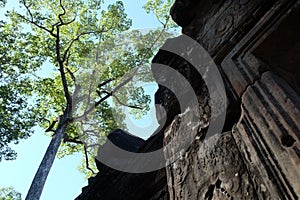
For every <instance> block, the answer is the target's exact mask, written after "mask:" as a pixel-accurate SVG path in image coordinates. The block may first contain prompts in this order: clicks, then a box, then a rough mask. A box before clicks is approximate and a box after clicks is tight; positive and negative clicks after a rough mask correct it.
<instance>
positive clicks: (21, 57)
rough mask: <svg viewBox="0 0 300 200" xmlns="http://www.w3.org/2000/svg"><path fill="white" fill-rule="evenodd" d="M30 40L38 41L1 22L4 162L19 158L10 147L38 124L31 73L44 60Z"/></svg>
mask: <svg viewBox="0 0 300 200" xmlns="http://www.w3.org/2000/svg"><path fill="white" fill-rule="evenodd" d="M27 40H32V41H34V40H36V38H35V37H34V36H33V35H31V34H29V33H23V32H22V28H21V27H20V26H12V25H11V24H7V23H4V22H0V44H1V45H0V62H1V64H0V124H1V128H0V161H1V160H2V159H3V158H4V159H5V160H11V159H14V158H15V157H16V153H15V152H14V151H13V150H12V149H11V148H10V147H9V146H8V144H9V143H11V142H14V143H15V144H17V143H18V142H19V139H26V138H27V137H28V136H30V135H31V134H32V127H33V126H34V125H35V124H36V121H37V120H36V115H35V111H36V109H35V108H34V107H33V106H31V105H29V103H28V101H27V97H26V94H28V93H30V91H31V84H30V83H29V82H28V75H27V74H28V73H32V72H34V70H36V69H37V68H38V66H39V65H41V63H42V62H43V58H44V57H43V56H42V55H41V54H40V53H39V51H38V49H37V47H35V45H34V44H33V43H28V42H27ZM16 44H17V45H16Z"/></svg>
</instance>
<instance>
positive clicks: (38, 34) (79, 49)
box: [0, 0, 169, 200]
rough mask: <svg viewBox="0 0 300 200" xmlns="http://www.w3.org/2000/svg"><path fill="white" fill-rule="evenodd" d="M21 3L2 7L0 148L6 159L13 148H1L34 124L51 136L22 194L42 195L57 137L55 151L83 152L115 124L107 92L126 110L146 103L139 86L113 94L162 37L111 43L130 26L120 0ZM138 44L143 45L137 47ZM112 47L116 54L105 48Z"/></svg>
mask: <svg viewBox="0 0 300 200" xmlns="http://www.w3.org/2000/svg"><path fill="white" fill-rule="evenodd" d="M20 3H21V5H22V6H23V11H21V10H18V11H16V10H13V11H11V12H9V13H8V14H7V16H8V17H9V20H8V21H7V22H1V26H0V28H1V29H2V30H3V31H1V38H0V42H1V46H0V51H1V52H2V53H3V54H2V53H1V56H2V57H1V59H0V62H1V65H0V67H1V77H0V79H1V80H0V89H1V91H0V92H1V99H0V100H1V103H2V104H1V105H2V107H1V108H0V109H1V111H4V112H1V114H2V115H3V116H1V120H2V121H1V125H2V128H1V129H0V131H1V132H0V133H1V135H0V136H1V137H2V138H1V139H3V140H1V141H2V143H1V146H0V150H1V151H2V152H0V153H2V154H1V155H4V157H5V158H6V159H13V158H14V157H15V153H14V152H13V151H12V150H11V149H9V147H8V146H7V145H8V144H9V143H10V142H13V141H14V142H18V140H19V139H22V138H26V137H28V136H30V135H31V134H32V127H34V126H35V125H39V126H41V127H43V128H45V130H46V132H49V133H52V135H53V137H52V140H51V142H50V144H49V146H48V148H47V151H46V153H45V156H44V158H43V160H42V162H41V164H40V166H39V169H38V171H37V173H36V175H35V177H34V180H33V182H32V185H31V187H30V190H29V192H28V194H27V197H26V199H30V200H34V199H39V197H40V195H41V193H42V190H43V187H44V184H45V181H46V179H47V176H48V173H49V171H50V168H51V166H52V164H53V161H54V159H55V156H56V155H57V152H58V149H59V147H60V145H61V144H62V142H63V144H64V145H63V146H62V148H61V152H62V155H65V154H70V153H72V152H74V151H78V145H82V146H83V147H84V150H85V153H86V149H87V148H88V147H89V144H90V143H92V141H93V140H94V139H95V138H96V140H99V135H100V136H104V135H105V134H107V133H108V132H109V131H110V130H112V129H114V128H116V127H117V126H118V125H117V124H116V120H115V118H114V116H113V111H112V109H111V108H110V103H109V101H107V100H108V99H109V98H110V97H114V100H115V102H117V103H119V104H121V105H126V106H128V107H131V108H133V109H140V107H141V105H144V106H145V105H146V104H147V102H149V98H148V97H147V96H145V95H143V91H141V90H138V89H137V90H133V89H131V90H132V93H133V95H130V96H126V95H123V94H122V93H121V94H120V95H118V94H117V92H118V91H119V89H120V88H121V87H124V86H126V84H128V83H129V81H132V80H133V76H126V77H125V78H124V77H123V75H124V74H125V73H126V72H128V71H129V70H131V69H133V68H134V67H136V65H137V64H141V63H143V62H147V61H148V60H149V58H150V57H151V56H152V55H153V51H154V50H155V48H154V45H153V44H156V42H157V41H158V40H159V38H163V37H160V36H162V34H161V33H160V32H155V31H152V32H149V33H148V34H146V35H143V34H141V33H140V32H138V31H132V32H128V33H125V35H126V37H129V38H131V39H130V40H133V41H135V42H134V45H132V44H131V45H126V43H124V44H123V45H118V44H116V41H117V40H118V39H119V40H120V38H122V37H123V36H122V35H121V36H122V37H119V38H118V37H115V36H116V35H117V34H120V33H122V32H124V31H126V30H128V29H129V28H130V26H131V20H130V19H128V18H127V15H126V14H125V10H124V6H123V3H122V2H120V1H117V2H116V3H114V4H112V5H109V6H108V7H107V9H105V10H103V9H102V3H103V1H97V0H88V1H87V0H70V1H63V0H51V1H45V0H39V1H33V0H26V1H25V0H21V1H20ZM164 27H166V26H165V25H164ZM156 35H158V36H159V37H158V39H155V38H157V37H155V36H156ZM164 36H165V38H166V37H168V36H169V35H168V34H165V35H164ZM161 40H162V39H161ZM141 41H143V43H144V41H147V42H146V43H147V45H148V46H147V45H146V47H145V45H144V46H143V45H140V44H139V42H141ZM2 44H3V45H2ZM95 47H96V48H95ZM95 49H96V50H95ZM112 49H114V52H115V54H112V53H108V52H110V50H112ZM4 52H5V53H4ZM87 58H89V59H87ZM45 63H46V64H45ZM40 68H42V69H44V71H45V68H50V71H51V75H48V76H46V77H44V76H39V74H38V73H36V72H35V71H36V70H38V69H40ZM47 71H49V70H47ZM136 73H137V70H134V71H133V74H136ZM122 77H123V78H122ZM136 81H139V80H136ZM133 85H134V84H131V87H132V86H133ZM28 99H29V100H28ZM137 105H139V106H137ZM91 122H92V123H91ZM120 125H121V126H122V124H120ZM94 136H95V137H94ZM100 140H101V137H100ZM93 142H94V141H93ZM86 157H88V155H87V153H86ZM87 160H88V159H87ZM87 166H88V163H87Z"/></svg>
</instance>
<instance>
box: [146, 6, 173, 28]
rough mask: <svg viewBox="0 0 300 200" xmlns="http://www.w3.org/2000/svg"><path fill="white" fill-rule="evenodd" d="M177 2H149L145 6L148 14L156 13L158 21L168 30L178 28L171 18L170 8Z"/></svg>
mask: <svg viewBox="0 0 300 200" xmlns="http://www.w3.org/2000/svg"><path fill="white" fill-rule="evenodd" d="M174 1H175V0H148V1H147V3H146V4H145V5H144V9H145V11H146V12H147V13H154V14H155V16H156V18H157V20H158V21H159V22H160V23H161V24H163V25H165V24H167V27H168V28H177V25H176V24H175V22H174V21H173V20H172V19H171V17H170V13H169V12H170V8H171V6H172V5H173V3H174Z"/></svg>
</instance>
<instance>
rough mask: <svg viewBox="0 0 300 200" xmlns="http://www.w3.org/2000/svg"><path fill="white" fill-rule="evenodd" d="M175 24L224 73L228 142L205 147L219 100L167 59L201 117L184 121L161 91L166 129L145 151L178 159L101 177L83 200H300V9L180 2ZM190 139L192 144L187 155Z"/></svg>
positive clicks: (234, 0) (182, 64) (237, 1)
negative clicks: (138, 171)
mask: <svg viewBox="0 0 300 200" xmlns="http://www.w3.org/2000/svg"><path fill="white" fill-rule="evenodd" d="M171 14H172V17H173V19H174V20H175V21H176V22H177V23H178V24H179V25H181V26H182V28H183V33H184V34H186V35H188V36H190V37H192V38H194V39H195V40H197V41H198V42H199V43H200V44H202V45H203V46H204V47H205V48H206V49H207V51H208V52H209V53H210V54H211V55H212V56H213V57H214V59H215V62H216V63H217V64H218V66H219V69H220V72H221V73H222V75H223V78H224V82H225V83H224V84H225V86H226V91H227V92H228V94H227V95H228V100H229V106H228V112H227V113H228V114H227V121H228V123H226V125H225V127H224V129H223V133H216V134H215V135H213V136H212V137H209V138H205V131H206V130H207V127H208V126H209V123H210V106H209V102H210V101H211V99H209V98H208V97H209V94H208V91H207V89H206V86H205V84H203V80H202V79H201V77H199V76H195V73H193V71H192V70H191V69H192V68H191V67H190V66H189V63H188V62H186V61H185V60H184V59H182V58H180V57H179V56H175V55H173V54H171V53H168V52H165V51H163V50H161V51H159V52H158V54H157V55H156V56H155V58H154V59H153V62H154V63H161V64H165V65H168V66H170V67H172V68H173V69H175V70H177V71H178V72H180V73H181V74H182V75H183V76H184V77H185V78H186V79H187V80H188V81H189V82H190V84H191V85H192V87H193V89H194V90H195V93H196V95H197V98H198V101H199V106H200V107H199V108H196V107H190V108H189V110H186V112H184V113H180V109H179V108H178V102H177V100H176V98H175V96H174V95H173V94H172V92H171V91H170V90H168V89H167V88H165V87H162V86H159V89H158V91H157V92H156V94H155V103H156V104H160V105H161V107H163V108H164V112H161V113H160V111H161V110H160V109H157V112H158V113H157V116H158V118H159V122H160V124H161V126H162V129H161V130H160V132H159V133H157V134H156V135H154V136H152V137H151V138H149V139H148V140H147V141H145V143H144V144H143V145H142V147H141V148H140V150H139V151H140V152H149V151H153V150H156V149H158V148H161V147H162V146H163V144H164V145H165V146H166V145H167V144H168V143H169V142H170V140H178V141H180V142H178V143H175V145H174V146H172V148H168V149H165V151H164V155H165V157H166V158H169V157H171V156H172V155H174V154H175V155H178V159H177V160H172V162H171V164H170V165H168V166H167V167H166V168H165V169H162V170H159V171H156V172H151V173H149V174H139V175H136V174H128V173H122V172H119V171H116V170H113V169H110V168H107V169H105V170H102V171H100V173H99V174H98V175H97V176H96V177H95V178H92V179H91V180H90V181H89V186H88V187H86V188H84V189H83V193H82V194H81V195H80V196H79V197H78V200H88V199H89V200H92V199H93V200H95V199H136V200H138V199H157V200H159V199H160V200H164V199H172V200H173V199H183V200H188V199H191V200H198V199H199V200H202V199H203V200H224V199H225V200H226V199H230V200H239V199H247V200H248V199H255V200H256V199H261V200H265V199H270V200H273V199H299V198H300V92H299V91H300V90H299V88H300V85H299V80H298V77H300V74H299V58H298V57H296V58H294V57H293V56H294V55H298V53H299V52H300V43H299V35H300V30H299V28H297V25H298V24H299V16H300V0H292V1H290V0H275V1H271V0H266V1H262V0H253V1H250V0H222V1H219V0H210V1H209V0H199V1H196V0H186V1H184V0H176V2H175V4H174V6H173V8H172V12H171ZM292 25H293V28H291V29H289V26H292ZM170 42H172V40H169V41H168V42H167V44H168V43H170ZM272 45H276V46H272ZM290 46H292V48H291V49H290V48H289V47H290ZM276 48H278V49H279V50H280V51H279V52H273V53H270V52H272V51H276ZM153 73H154V77H155V78H157V79H159V78H160V77H159V72H157V71H155V70H153ZM182 95H184V91H183V93H182ZM195 115H197V116H198V117H200V119H199V118H198V119H197V118H195V117H193V116H195ZM163 118H165V119H163ZM196 119H197V120H198V121H197V120H196ZM164 122H165V124H164ZM180 123H183V124H186V126H179V124H180ZM191 130H193V131H192V132H191ZM191 133H193V134H194V135H192V134H191ZM190 137H194V138H192V139H193V140H194V141H193V143H192V144H190V146H189V148H188V149H183V148H182V146H181V144H182V141H185V140H187V139H190ZM204 138H205V139H204ZM183 143H184V142H183ZM176 153H177V154H176ZM111 180H113V181H111Z"/></svg>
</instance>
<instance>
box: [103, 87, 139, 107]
mask: <svg viewBox="0 0 300 200" xmlns="http://www.w3.org/2000/svg"><path fill="white" fill-rule="evenodd" d="M101 92H103V93H105V94H110V93H109V92H107V91H101ZM111 96H113V97H114V98H115V99H116V100H117V102H118V103H119V104H121V105H122V106H126V107H129V108H134V109H139V110H143V108H141V107H138V106H131V105H127V104H125V103H123V102H122V101H121V100H120V99H119V97H117V96H116V95H115V94H111Z"/></svg>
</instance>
